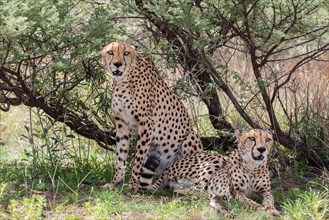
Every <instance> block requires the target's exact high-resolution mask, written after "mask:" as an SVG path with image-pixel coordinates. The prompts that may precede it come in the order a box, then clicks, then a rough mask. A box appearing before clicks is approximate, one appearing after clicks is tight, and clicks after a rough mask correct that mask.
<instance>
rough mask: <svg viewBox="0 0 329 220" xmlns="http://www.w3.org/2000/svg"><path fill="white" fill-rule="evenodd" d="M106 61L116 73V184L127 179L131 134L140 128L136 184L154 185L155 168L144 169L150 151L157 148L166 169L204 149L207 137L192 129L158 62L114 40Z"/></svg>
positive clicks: (105, 53)
mask: <svg viewBox="0 0 329 220" xmlns="http://www.w3.org/2000/svg"><path fill="white" fill-rule="evenodd" d="M101 56H102V61H103V64H104V66H105V69H106V70H107V73H108V75H109V76H110V77H111V78H112V79H113V88H112V103H111V108H112V115H113V118H114V121H115V128H116V150H115V151H116V163H115V166H116V170H115V175H114V177H113V180H112V183H111V184H106V185H105V187H108V186H111V185H115V184H118V183H120V182H122V181H123V178H124V176H125V167H126V163H127V157H128V151H129V149H130V135H131V133H132V132H135V133H137V144H136V152H135V158H134V160H135V161H134V163H133V168H132V176H131V179H130V181H129V184H128V187H129V188H130V189H132V190H138V189H143V188H150V187H151V186H152V179H153V174H152V173H146V172H141V170H142V169H143V166H144V162H145V160H146V159H147V157H148V155H149V153H151V152H157V153H158V155H161V156H160V159H161V161H160V163H159V166H158V168H157V170H156V172H157V173H163V172H164V170H165V168H166V167H167V166H168V165H169V164H171V163H173V162H174V161H176V160H178V159H180V158H182V157H186V156H188V155H190V154H193V153H197V152H202V143H201V141H200V138H199V136H198V135H197V134H196V132H194V131H193V126H192V123H191V121H190V119H189V117H188V113H187V111H186V109H185V107H184V105H183V103H182V102H181V101H180V100H179V98H178V97H177V96H176V95H175V94H174V93H173V92H172V90H171V89H170V88H169V87H168V86H167V84H166V83H165V82H164V80H163V79H162V78H161V77H160V74H159V73H158V71H157V69H156V68H155V65H154V63H153V62H152V61H151V60H150V59H149V58H148V57H146V56H143V55H142V54H141V53H139V52H138V51H137V48H136V47H134V46H131V45H128V44H126V43H122V42H113V43H110V44H108V45H107V46H105V47H104V48H103V49H102V50H101Z"/></svg>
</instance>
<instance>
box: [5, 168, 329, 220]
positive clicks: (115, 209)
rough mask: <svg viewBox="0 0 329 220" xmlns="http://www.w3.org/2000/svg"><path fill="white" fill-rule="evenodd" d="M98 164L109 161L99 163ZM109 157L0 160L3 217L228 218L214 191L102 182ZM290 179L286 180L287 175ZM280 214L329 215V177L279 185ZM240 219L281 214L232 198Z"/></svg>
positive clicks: (231, 205) (233, 210) (233, 211)
mask: <svg viewBox="0 0 329 220" xmlns="http://www.w3.org/2000/svg"><path fill="white" fill-rule="evenodd" d="M98 167H103V168H102V169H99V168H98ZM104 167H108V166H105V165H104V163H103V162H99V163H94V164H93V163H89V164H88V165H87V164H81V163H79V164H71V165H70V166H63V165H58V166H57V167H55V168H54V167H52V166H51V165H49V166H47V165H46V164H43V166H40V167H34V166H31V164H29V163H27V162H24V163H20V164H17V163H5V164H3V163H2V164H1V165H0V203H1V206H0V219H18V218H23V219H45V218H51V219H224V218H225V217H224V216H223V215H222V214H219V213H217V212H216V211H215V210H213V209H212V208H210V207H209V206H208V203H209V201H208V196H207V195H206V194H202V195H200V196H198V197H196V196H181V195H178V194H173V193H171V192H169V191H167V190H159V191H155V192H154V191H147V192H138V193H135V192H132V191H130V190H128V189H127V187H126V185H119V186H116V187H113V188H110V189H102V188H101V187H100V186H101V185H102V184H104V183H105V182H107V181H109V179H110V178H111V177H110V176H108V173H109V172H110V171H111V168H108V170H106V168H104ZM282 181H284V180H282ZM274 196H275V201H276V204H277V205H280V206H281V207H282V210H283V211H282V215H281V216H280V219H296V220H297V219H328V218H329V206H328V204H329V183H328V182H326V181H323V180H321V179H318V180H317V182H312V183H308V185H304V186H300V187H299V186H297V187H295V188H291V189H290V190H289V191H283V190H282V189H280V188H274ZM228 206H229V210H230V213H231V214H234V216H235V219H275V217H273V216H270V215H269V214H267V213H265V212H261V211H254V210H251V209H250V207H248V206H247V205H245V204H241V203H240V202H237V201H235V200H234V199H230V200H229V204H228Z"/></svg>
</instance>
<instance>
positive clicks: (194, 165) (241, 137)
mask: <svg viewBox="0 0 329 220" xmlns="http://www.w3.org/2000/svg"><path fill="white" fill-rule="evenodd" d="M235 135H236V137H237V140H238V147H237V149H235V150H233V151H232V152H231V153H230V155H229V156H228V159H225V158H224V156H222V155H220V154H217V155H214V154H210V153H207V152H201V153H196V154H194V155H191V156H189V157H187V158H182V159H180V160H178V161H176V162H174V163H173V164H171V165H170V166H168V168H167V170H166V171H165V172H164V173H163V174H162V175H161V176H160V177H159V179H158V180H157V181H156V182H155V183H154V184H153V185H152V189H158V188H162V187H169V188H171V189H173V190H175V191H176V190H177V191H178V192H181V193H184V190H185V192H186V187H185V186H184V185H182V184H179V183H178V179H186V180H189V181H191V182H193V183H194V184H195V187H196V188H198V189H199V190H202V189H204V190H206V192H207V193H209V197H210V205H211V206H212V207H214V208H215V209H216V210H218V211H220V212H223V213H225V212H227V206H226V203H225V200H226V199H227V198H231V197H233V198H235V199H237V200H240V201H242V202H245V203H247V204H249V205H251V207H253V208H254V209H259V210H266V211H268V212H270V213H272V214H274V215H279V212H278V211H277V210H276V208H275V206H274V199H273V195H272V193H271V184H270V177H269V171H268V166H267V161H268V156H269V153H270V151H271V149H272V147H273V137H272V134H271V133H270V132H268V131H265V130H262V129H252V130H249V131H246V132H242V133H241V132H240V131H239V130H236V131H235ZM158 163H159V158H158V157H157V155H156V154H154V155H151V156H150V157H149V159H148V161H147V162H146V168H147V169H150V170H152V169H153V170H154V169H155V167H156V166H157V164H158ZM146 168H145V169H146ZM184 188H185V189H184ZM187 190H188V191H190V189H187ZM252 193H260V194H262V197H263V199H264V206H261V205H260V204H258V203H257V202H255V201H253V200H252V199H250V198H248V197H249V196H250V195H251V194H252Z"/></svg>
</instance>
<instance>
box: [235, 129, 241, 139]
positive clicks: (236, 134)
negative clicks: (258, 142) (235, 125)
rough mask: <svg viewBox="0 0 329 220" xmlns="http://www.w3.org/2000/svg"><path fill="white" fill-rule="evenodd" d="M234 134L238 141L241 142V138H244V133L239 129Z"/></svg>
mask: <svg viewBox="0 0 329 220" xmlns="http://www.w3.org/2000/svg"><path fill="white" fill-rule="evenodd" d="M234 134H235V137H236V139H237V140H240V138H241V136H242V132H241V131H240V130H239V129H235V131H234Z"/></svg>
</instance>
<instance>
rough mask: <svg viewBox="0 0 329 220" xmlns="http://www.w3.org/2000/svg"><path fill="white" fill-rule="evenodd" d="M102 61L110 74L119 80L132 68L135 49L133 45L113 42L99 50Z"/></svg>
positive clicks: (135, 53)
mask: <svg viewBox="0 0 329 220" xmlns="http://www.w3.org/2000/svg"><path fill="white" fill-rule="evenodd" d="M101 55H102V61H103V64H104V66H105V68H106V69H107V71H108V73H109V74H110V76H111V77H112V78H113V79H114V80H116V81H119V80H120V79H123V78H124V77H125V76H127V75H128V73H129V72H130V71H131V69H133V66H134V63H135V59H136V56H137V51H136V48H135V47H134V46H130V45H128V44H125V43H119V42H113V43H110V44H108V45H107V46H105V47H104V48H103V49H102V50H101Z"/></svg>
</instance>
